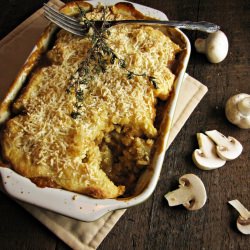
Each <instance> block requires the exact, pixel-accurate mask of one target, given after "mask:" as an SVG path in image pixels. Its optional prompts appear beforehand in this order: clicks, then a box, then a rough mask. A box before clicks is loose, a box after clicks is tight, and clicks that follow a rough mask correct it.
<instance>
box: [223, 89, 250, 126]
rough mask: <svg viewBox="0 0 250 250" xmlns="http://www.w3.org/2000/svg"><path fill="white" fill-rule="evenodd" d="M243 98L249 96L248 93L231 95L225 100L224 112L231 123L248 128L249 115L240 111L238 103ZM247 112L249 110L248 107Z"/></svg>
mask: <svg viewBox="0 0 250 250" xmlns="http://www.w3.org/2000/svg"><path fill="white" fill-rule="evenodd" d="M245 98H250V95H248V94H245V93H241V94H237V95H234V96H231V97H230V98H229V99H228V100H227V102H226V106H225V114H226V117H227V119H228V120H229V121H230V122H231V123H233V124H235V125H237V126H238V127H239V128H243V129H248V128H250V115H248V114H247V112H241V110H240V107H239V104H240V103H241V102H242V101H243V100H244V99H245ZM248 105H249V104H248ZM248 109H249V108H248ZM248 112H250V109H249V111H248Z"/></svg>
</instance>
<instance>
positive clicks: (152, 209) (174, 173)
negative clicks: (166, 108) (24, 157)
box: [0, 0, 250, 250]
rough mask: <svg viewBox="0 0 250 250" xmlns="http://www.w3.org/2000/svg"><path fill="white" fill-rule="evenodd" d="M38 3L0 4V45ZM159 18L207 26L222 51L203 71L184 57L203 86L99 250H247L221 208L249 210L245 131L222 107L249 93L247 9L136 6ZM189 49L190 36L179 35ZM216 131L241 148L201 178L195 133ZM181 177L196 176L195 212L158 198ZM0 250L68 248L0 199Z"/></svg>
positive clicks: (196, 59)
mask: <svg viewBox="0 0 250 250" xmlns="http://www.w3.org/2000/svg"><path fill="white" fill-rule="evenodd" d="M43 2H44V1H41V0H36V1H32V0H24V1H17V0H7V1H1V15H0V27H1V29H0V38H3V37H4V36H5V35H6V34H8V32H10V31H11V30H12V29H13V28H15V27H16V26H17V25H18V24H20V22H22V21H23V20H25V19H26V18H27V17H28V16H29V15H31V14H32V13H33V12H34V11H35V10H37V9H38V8H40V7H42V4H43ZM135 2H137V3H140V4H144V5H147V6H150V7H153V8H156V9H159V10H161V11H163V12H165V13H166V14H167V15H168V17H169V18H170V19H176V20H193V21H198V20H207V21H211V22H215V23H217V24H219V25H220V26H221V27H222V30H223V31H224V32H225V33H226V34H227V35H228V39H229V44H230V50H229V55H228V57H227V58H226V60H225V61H223V62H222V63H220V64H210V63H208V62H207V60H206V59H205V56H204V55H201V54H197V53H196V52H195V50H194V49H193V50H192V54H191V58H190V63H189V66H188V69H187V72H188V73H189V74H190V75H192V76H194V77H195V78H196V79H198V80H199V81H201V82H202V83H204V84H205V85H207V86H208V88H209V91H208V93H207V95H206V96H205V98H204V99H203V100H202V102H201V103H200V104H199V106H198V107H197V108H196V109H195V111H194V112H193V114H192V116H191V117H190V118H189V120H188V121H187V123H186V124H185V126H184V127H183V129H182V130H181V132H180V133H179V135H178V136H177V138H176V139H175V141H174V142H173V144H172V146H171V147H170V149H169V150H168V152H167V153H166V157H165V161H164V166H163V169H162V173H161V177H160V180H159V183H158V185H157V188H156V190H155V192H154V193H153V195H152V196H151V197H150V199H148V200H147V201H146V202H145V203H143V204H141V205H138V206H136V207H133V208H130V209H128V210H127V212H126V213H125V215H124V216H123V217H122V218H121V220H120V221H119V222H118V223H117V224H116V226H115V227H114V228H113V230H112V231H111V233H110V234H109V235H108V236H107V237H106V238H105V240H104V241H103V242H102V244H101V246H100V247H99V249H100V250H104V249H105V250H106V249H178V250H179V249H212V250H216V249H249V243H250V239H249V237H247V236H243V235H241V234H240V233H239V232H238V231H237V229H236V226H235V221H236V219H237V216H238V214H237V212H236V211H235V210H234V209H233V208H232V207H230V206H229V205H228V204H227V201H228V200H231V199H235V198H237V199H239V200H240V201H241V202H242V203H243V204H244V205H245V206H246V207H248V208H249V209H250V171H249V168H250V153H249V152H250V130H241V129H238V128H237V127H235V126H233V125H231V124H230V123H229V122H227V120H226V118H225V115H224V106H225V102H226V100H227V99H228V98H229V97H230V96H231V95H234V94H236V93H241V92H245V93H250V81H249V78H250V74H249V72H250V67H249V65H250V50H249V47H250V42H249V41H250V2H249V0H227V1H218V0H194V1H189V0H168V1H163V0H154V1H150V0H137V1H135ZM186 34H187V35H188V37H189V38H190V41H191V43H192V44H193V43H194V40H195V38H196V37H197V36H202V37H204V36H205V35H204V34H201V33H198V32H186ZM211 129H217V130H219V131H221V132H222V133H223V134H225V135H231V136H234V137H236V138H237V139H238V140H239V141H240V142H242V144H243V146H244V151H243V153H242V155H241V156H240V157H239V158H238V159H236V160H234V161H231V162H227V164H226V166H225V167H223V168H221V169H217V170H214V171H210V172H206V171H202V170H199V169H198V168H196V167H195V166H194V164H193V162H192V159H191V154H192V152H193V150H194V149H195V148H197V141H196V136H195V135H196V133H197V132H202V131H205V130H211ZM186 173H194V174H197V175H198V176H200V177H201V179H202V180H203V181H204V184H205V186H206V189H207V193H208V201H207V203H206V205H205V206H204V208H203V209H201V210H199V211H197V212H189V211H187V210H185V209H184V208H182V207H174V208H170V207H169V206H168V205H167V202H166V200H164V198H163V196H164V194H165V193H166V192H168V191H170V190H172V189H175V188H176V187H177V186H178V179H179V177H180V176H181V175H183V174H186ZM0 222H1V223H0V248H1V249H60V250H61V249H68V247H67V246H66V245H65V244H64V243H63V242H62V241H60V240H59V239H58V238H57V237H55V236H54V235H53V234H52V233H51V232H50V231H49V230H47V229H46V228H45V227H44V226H43V225H41V224H40V223H39V222H38V221H36V220H35V219H34V218H33V217H32V216H31V215H29V214H28V213H27V212H26V211H24V210H23V209H22V208H21V207H20V206H19V205H17V204H16V203H15V202H13V201H12V200H11V199H9V198H7V197H6V196H5V195H3V194H1V193H0Z"/></svg>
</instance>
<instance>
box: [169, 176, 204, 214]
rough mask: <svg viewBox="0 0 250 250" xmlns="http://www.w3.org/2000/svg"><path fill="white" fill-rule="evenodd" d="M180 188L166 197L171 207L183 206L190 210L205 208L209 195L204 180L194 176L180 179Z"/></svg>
mask: <svg viewBox="0 0 250 250" xmlns="http://www.w3.org/2000/svg"><path fill="white" fill-rule="evenodd" d="M179 183H180V185H179V188H178V189H176V190H174V191H172V192H169V193H167V194H166V195H165V198H166V199H167V201H168V204H169V206H177V205H180V204H182V205H183V206H184V207H185V208H186V209H188V210H191V211H193V210H198V209H200V208H202V207H203V206H204V204H205V203H206V200H207V193H206V189H205V186H204V184H203V182H202V180H201V179H200V178H199V177H198V176H196V175H194V174H185V175H183V176H181V177H180V178H179Z"/></svg>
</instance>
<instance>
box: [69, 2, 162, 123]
mask: <svg viewBox="0 0 250 250" xmlns="http://www.w3.org/2000/svg"><path fill="white" fill-rule="evenodd" d="M76 4H77V3H76ZM77 6H78V9H79V15H80V23H82V24H83V25H84V26H85V27H86V34H87V32H88V34H89V35H90V39H91V44H92V46H91V48H90V49H89V50H88V52H87V55H86V58H85V60H84V61H82V62H81V63H80V65H79V67H78V69H77V70H76V72H75V73H74V74H73V75H72V77H71V80H70V84H69V86H68V87H67V89H66V91H67V92H68V93H71V92H74V94H75V98H76V103H75V104H74V110H73V112H72V113H71V117H72V118H73V119H76V118H77V117H79V116H80V110H81V108H82V102H83V100H84V90H85V89H86V88H87V85H88V83H89V82H90V81H92V80H93V78H94V77H93V76H94V75H96V74H100V73H105V72H106V69H107V65H108V64H109V63H110V64H114V63H115V61H117V62H118V65H119V66H120V68H122V69H124V70H125V71H126V75H127V79H128V80H130V79H132V78H133V77H134V76H141V77H147V78H148V80H149V82H151V83H152V84H153V86H154V88H156V89H157V88H158V85H157V82H156V78H155V77H153V76H149V75H147V74H146V73H141V74H139V73H136V72H133V71H131V70H129V69H128V68H127V64H126V62H125V60H124V59H122V58H119V57H118V56H117V55H116V53H115V52H114V51H113V49H112V48H110V47H109V46H108V44H107V43H106V39H107V36H109V35H110V31H109V30H108V28H109V24H108V22H106V7H104V8H103V13H102V17H101V19H102V21H103V23H102V26H101V28H100V29H98V28H97V27H96V26H95V24H94V22H93V21H91V20H89V19H88V18H87V16H86V14H87V12H86V11H84V10H83V9H81V8H80V6H79V5H78V4H77ZM91 62H94V64H91ZM93 65H95V66H93Z"/></svg>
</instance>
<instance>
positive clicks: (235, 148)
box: [206, 130, 243, 161]
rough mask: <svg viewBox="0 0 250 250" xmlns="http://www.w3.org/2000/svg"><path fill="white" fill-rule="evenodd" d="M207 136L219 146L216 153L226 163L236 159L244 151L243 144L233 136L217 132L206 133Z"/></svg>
mask: <svg viewBox="0 0 250 250" xmlns="http://www.w3.org/2000/svg"><path fill="white" fill-rule="evenodd" d="M206 134H207V135H208V136H209V137H210V138H211V139H212V140H213V141H214V142H215V143H216V144H217V146H216V152H217V154H218V155H219V157H220V158H221V159H223V160H225V161H230V160H234V159H236V158H237V157H238V156H239V155H240V154H241V153H242V150H243V147H242V145H241V143H240V142H239V141H238V140H236V139H235V138H233V137H231V136H228V137H226V136H224V135H223V134H221V133H220V132H219V131H217V130H211V131H206Z"/></svg>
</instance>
